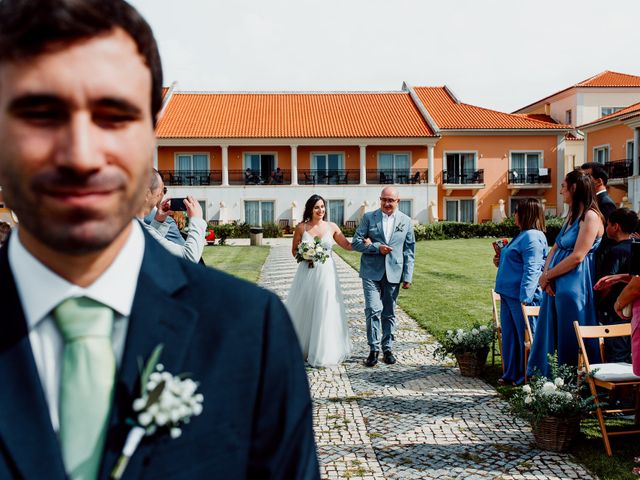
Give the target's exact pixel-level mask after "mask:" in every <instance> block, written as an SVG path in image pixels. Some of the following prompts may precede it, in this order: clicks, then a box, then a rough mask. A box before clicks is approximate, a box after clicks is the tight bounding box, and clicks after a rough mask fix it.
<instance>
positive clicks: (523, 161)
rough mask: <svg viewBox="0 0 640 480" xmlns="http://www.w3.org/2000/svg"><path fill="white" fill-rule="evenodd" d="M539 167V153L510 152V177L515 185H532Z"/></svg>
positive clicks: (540, 154) (540, 158)
mask: <svg viewBox="0 0 640 480" xmlns="http://www.w3.org/2000/svg"><path fill="white" fill-rule="evenodd" d="M540 167H542V153H541V152H511V175H512V177H513V179H514V180H515V182H516V183H527V182H529V183H534V181H535V179H536V177H537V175H539V173H540V171H539V169H540Z"/></svg>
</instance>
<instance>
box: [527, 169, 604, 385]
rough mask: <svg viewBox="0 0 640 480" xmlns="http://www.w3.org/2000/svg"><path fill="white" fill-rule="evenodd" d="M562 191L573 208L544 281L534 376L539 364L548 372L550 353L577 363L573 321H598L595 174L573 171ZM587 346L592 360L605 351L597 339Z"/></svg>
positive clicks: (599, 226)
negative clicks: (595, 295) (598, 346)
mask: <svg viewBox="0 0 640 480" xmlns="http://www.w3.org/2000/svg"><path fill="white" fill-rule="evenodd" d="M561 193H562V195H563V197H564V201H565V203H567V204H569V214H568V216H567V220H566V221H565V224H564V225H563V227H562V229H561V230H560V233H559V234H558V237H557V238H556V243H555V245H554V246H553V248H552V249H551V251H550V252H549V256H548V257H547V262H546V265H545V269H544V271H543V273H542V276H541V277H540V281H539V283H540V286H541V287H542V289H543V290H544V292H545V293H544V294H543V296H542V301H541V305H540V317H539V318H538V324H537V327H536V334H535V336H534V338H533V345H532V346H531V355H530V357H529V366H528V375H529V376H531V375H532V374H533V373H534V369H537V370H538V372H539V373H541V374H542V375H544V376H546V377H548V376H549V375H550V368H549V362H548V358H547V355H548V354H550V353H554V352H555V351H556V350H557V352H558V362H559V363H560V364H567V365H576V364H577V363H578V341H577V340H576V334H575V331H574V328H573V322H574V321H575V320H577V321H578V323H579V324H580V325H597V324H598V320H597V318H596V307H595V301H594V294H593V284H594V283H595V275H596V273H595V258H594V254H595V252H596V250H597V249H598V246H599V245H600V240H601V239H602V235H603V233H604V224H603V218H602V214H601V213H600V210H599V209H598V204H597V203H596V198H595V195H594V192H593V181H592V179H591V176H590V175H587V174H585V173H583V172H581V171H579V170H574V171H572V172H569V173H568V174H567V176H566V177H565V179H564V181H563V182H562V190H561ZM586 346H587V350H588V354H589V358H590V360H591V361H593V362H594V363H595V362H597V361H598V360H599V358H600V357H599V354H598V349H597V345H596V344H595V342H589V343H587V345H586Z"/></svg>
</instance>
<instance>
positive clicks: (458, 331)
mask: <svg viewBox="0 0 640 480" xmlns="http://www.w3.org/2000/svg"><path fill="white" fill-rule="evenodd" d="M456 333H457V334H458V335H462V334H463V333H464V330H462V329H461V328H459V329H458V330H456Z"/></svg>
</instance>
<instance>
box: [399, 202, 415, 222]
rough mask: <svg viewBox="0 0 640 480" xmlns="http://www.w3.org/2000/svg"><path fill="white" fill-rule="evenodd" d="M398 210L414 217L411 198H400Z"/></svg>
mask: <svg viewBox="0 0 640 480" xmlns="http://www.w3.org/2000/svg"><path fill="white" fill-rule="evenodd" d="M398 210H400V211H401V212H402V213H404V214H405V215H406V216H408V217H409V218H413V215H412V214H411V200H400V202H399V203H398Z"/></svg>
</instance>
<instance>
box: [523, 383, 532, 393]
mask: <svg viewBox="0 0 640 480" xmlns="http://www.w3.org/2000/svg"><path fill="white" fill-rule="evenodd" d="M522 391H523V392H524V393H527V394H528V393H531V387H530V386H529V385H524V386H523V387H522Z"/></svg>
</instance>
